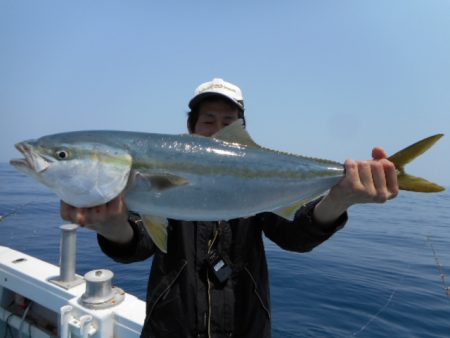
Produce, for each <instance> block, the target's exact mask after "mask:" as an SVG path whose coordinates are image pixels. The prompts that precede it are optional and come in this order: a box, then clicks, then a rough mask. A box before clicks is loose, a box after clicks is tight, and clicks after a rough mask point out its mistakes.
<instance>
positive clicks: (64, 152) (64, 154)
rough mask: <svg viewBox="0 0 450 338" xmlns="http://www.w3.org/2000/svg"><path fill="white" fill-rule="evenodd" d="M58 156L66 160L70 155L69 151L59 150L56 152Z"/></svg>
mask: <svg viewBox="0 0 450 338" xmlns="http://www.w3.org/2000/svg"><path fill="white" fill-rule="evenodd" d="M56 157H57V158H58V159H59V160H65V159H66V158H67V157H69V153H68V152H67V151H65V150H58V151H57V152H56Z"/></svg>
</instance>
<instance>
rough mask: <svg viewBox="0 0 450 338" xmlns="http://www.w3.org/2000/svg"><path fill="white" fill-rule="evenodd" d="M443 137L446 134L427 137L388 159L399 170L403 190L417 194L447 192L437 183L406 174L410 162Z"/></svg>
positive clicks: (400, 184) (399, 180)
mask: <svg viewBox="0 0 450 338" xmlns="http://www.w3.org/2000/svg"><path fill="white" fill-rule="evenodd" d="M442 136H444V134H437V135H434V136H430V137H427V138H425V139H423V140H422V141H419V142H417V143H414V144H413V145H410V146H409V147H407V148H405V149H403V150H400V151H399V152H398V153H396V154H394V155H392V156H391V157H389V158H388V160H389V161H391V162H392V163H394V164H395V167H396V168H397V171H398V185H399V188H400V189H401V190H409V191H417V192H440V191H444V190H445V188H444V187H442V186H440V185H438V184H436V183H432V182H429V181H427V180H425V179H423V178H421V177H415V176H412V175H409V174H407V173H406V172H405V166H406V165H407V164H408V163H409V162H411V161H412V160H414V159H415V158H416V157H418V156H420V155H422V154H423V153H424V152H426V151H427V150H428V149H430V148H431V147H432V146H433V144H435V143H436V142H437V141H438V140H439V139H440V138H441V137H442Z"/></svg>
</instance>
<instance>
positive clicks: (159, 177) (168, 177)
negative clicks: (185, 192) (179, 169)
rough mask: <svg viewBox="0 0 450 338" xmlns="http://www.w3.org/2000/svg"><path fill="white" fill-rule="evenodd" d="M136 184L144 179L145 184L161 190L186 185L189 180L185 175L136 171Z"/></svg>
mask: <svg viewBox="0 0 450 338" xmlns="http://www.w3.org/2000/svg"><path fill="white" fill-rule="evenodd" d="M134 180H135V184H139V181H144V183H145V185H147V186H149V187H150V188H151V189H156V190H159V191H162V190H166V189H170V188H175V187H179V186H182V185H186V184H188V183H189V181H188V180H187V179H185V178H183V177H180V176H176V175H173V174H169V173H149V174H148V173H142V172H136V175H135V177H134Z"/></svg>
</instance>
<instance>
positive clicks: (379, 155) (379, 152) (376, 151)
mask: <svg viewBox="0 0 450 338" xmlns="http://www.w3.org/2000/svg"><path fill="white" fill-rule="evenodd" d="M372 158H373V159H374V160H381V159H383V158H388V155H387V153H386V152H385V151H384V149H383V148H381V147H375V148H373V149H372Z"/></svg>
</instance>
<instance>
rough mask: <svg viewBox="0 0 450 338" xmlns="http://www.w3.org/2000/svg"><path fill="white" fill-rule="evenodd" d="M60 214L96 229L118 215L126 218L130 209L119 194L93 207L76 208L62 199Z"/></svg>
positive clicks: (74, 221) (63, 217)
mask: <svg viewBox="0 0 450 338" xmlns="http://www.w3.org/2000/svg"><path fill="white" fill-rule="evenodd" d="M60 214H61V218H62V219H64V220H66V221H70V222H73V223H76V224H79V225H80V226H82V227H88V228H91V229H94V230H95V228H96V226H97V225H99V224H105V223H108V222H110V221H111V220H113V219H115V218H117V217H122V218H124V219H125V218H126V217H127V215H128V210H127V208H126V205H125V203H124V201H123V198H122V197H121V196H119V197H117V198H115V199H114V200H112V201H110V202H108V203H106V204H102V205H98V206H95V207H92V208H76V207H74V206H71V205H69V204H67V203H65V202H63V201H61V206H60Z"/></svg>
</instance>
